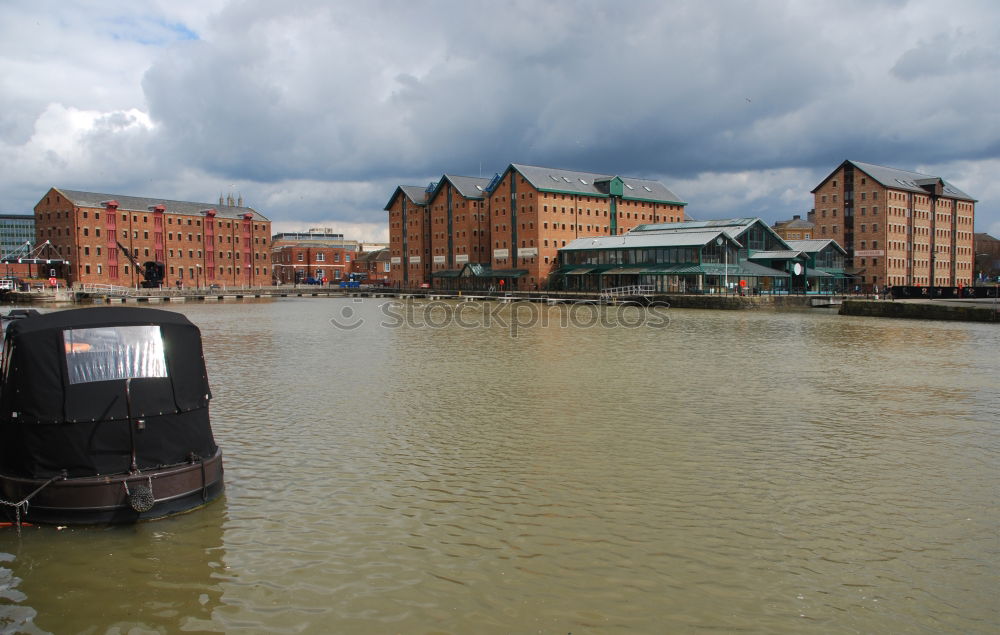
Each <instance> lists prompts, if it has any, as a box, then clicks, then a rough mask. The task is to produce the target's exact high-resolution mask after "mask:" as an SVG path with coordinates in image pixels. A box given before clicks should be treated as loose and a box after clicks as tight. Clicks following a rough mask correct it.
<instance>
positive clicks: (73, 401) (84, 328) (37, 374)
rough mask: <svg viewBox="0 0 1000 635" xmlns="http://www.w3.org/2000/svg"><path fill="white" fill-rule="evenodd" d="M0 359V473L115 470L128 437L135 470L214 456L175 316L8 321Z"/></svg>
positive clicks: (110, 312)
mask: <svg viewBox="0 0 1000 635" xmlns="http://www.w3.org/2000/svg"><path fill="white" fill-rule="evenodd" d="M3 360H4V361H3V367H2V369H0V373H2V395H0V446H2V450H0V468H2V471H3V472H4V473H6V474H15V475H20V476H25V477H29V478H44V477H50V476H54V475H57V474H60V473H63V472H65V473H66V475H67V476H70V477H75V476H96V475H102V474H115V473H120V472H123V471H126V470H128V469H129V467H130V461H131V451H132V450H131V448H132V439H134V442H135V452H136V461H137V464H138V467H139V468H140V469H151V468H156V467H160V466H166V465H174V464H177V463H181V462H184V461H190V460H194V459H195V458H198V457H202V458H205V457H210V456H212V455H213V454H214V453H215V450H216V445H215V441H214V439H213V436H212V430H211V425H210V423H209V416H208V405H209V401H210V399H211V392H210V390H209V385H208V375H207V373H206V370H205V361H204V357H203V353H202V347H201V333H200V331H199V329H198V327H197V326H195V325H194V324H192V323H191V322H190V321H189V320H188V319H187V318H186V317H185V316H183V315H181V314H179V313H175V312H172V311H162V310H158V309H146V308H131V307H95V308H86V309H72V310H67V311H55V312H52V313H47V314H44V315H38V316H35V317H31V318H28V319H21V320H16V321H13V322H11V323H10V324H9V325H8V327H7V331H6V338H5V342H4V355H3ZM130 415H131V416H130ZM130 422H131V425H133V426H135V428H134V429H132V430H130V428H129V425H130Z"/></svg>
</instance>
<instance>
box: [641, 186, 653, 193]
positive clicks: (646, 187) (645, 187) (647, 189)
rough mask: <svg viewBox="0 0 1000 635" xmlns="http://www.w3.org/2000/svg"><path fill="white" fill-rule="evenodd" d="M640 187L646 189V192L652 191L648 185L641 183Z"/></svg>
mask: <svg viewBox="0 0 1000 635" xmlns="http://www.w3.org/2000/svg"><path fill="white" fill-rule="evenodd" d="M642 189H644V190H646V191H647V192H652V191H653V190H651V189H649V186H648V185H643V186H642Z"/></svg>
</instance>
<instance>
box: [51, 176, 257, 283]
mask: <svg viewBox="0 0 1000 635" xmlns="http://www.w3.org/2000/svg"><path fill="white" fill-rule="evenodd" d="M227 203H228V204H226V205H223V204H222V201H221V199H220V204H219V205H218V206H213V205H211V204H208V203H192V202H185V201H173V200H168V199H160V198H146V197H137V196H124V195H119V194H101V193H96V192H80V191H76V190H67V189H61V188H52V189H50V190H49V191H48V192H47V193H46V194H45V196H44V197H42V199H41V200H40V201H39V202H38V204H37V205H35V232H36V238H37V241H38V243H39V244H41V243H43V242H45V241H46V240H48V241H51V244H52V246H53V248H54V250H55V252H56V253H58V254H59V255H60V256H61V258H62V259H63V260H64V261H65V264H63V265H62V266H61V267H60V271H59V272H58V276H59V277H62V278H64V279H65V280H66V282H67V283H68V284H71V285H73V284H84V283H96V284H114V285H122V286H135V285H137V284H139V283H141V282H142V275H141V272H139V271H136V269H135V266H134V265H133V264H132V263H131V260H130V259H128V258H126V257H125V254H124V253H122V250H121V248H122V247H123V248H124V249H126V250H128V252H129V253H130V254H131V255H132V258H133V259H134V260H136V261H138V262H139V263H140V264H141V263H145V262H148V261H153V262H159V263H162V264H163V269H164V281H163V282H164V285H167V286H173V285H175V284H177V283H178V282H179V283H180V284H182V285H187V286H207V285H210V284H219V285H233V286H263V285H267V284H270V281H271V272H270V237H271V221H269V220H268V219H267V218H265V217H264V216H262V215H261V214H260V213H258V212H257V211H255V210H253V209H251V208H249V207H244V206H243V205H242V204H234V203H236V201H233V200H231V199H230V200H229V201H227Z"/></svg>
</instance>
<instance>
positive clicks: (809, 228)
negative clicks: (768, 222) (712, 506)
mask: <svg viewBox="0 0 1000 635" xmlns="http://www.w3.org/2000/svg"><path fill="white" fill-rule="evenodd" d="M814 228H815V225H814V224H813V223H812V222H811V221H808V220H802V217H801V216H799V215H798V214H795V215H794V216H792V220H780V221H778V222H777V223H775V224H774V227H773V229H774V233H776V234H778V235H779V236H781V237H782V238H783V239H785V240H809V239H810V238H812V237H813V229H814Z"/></svg>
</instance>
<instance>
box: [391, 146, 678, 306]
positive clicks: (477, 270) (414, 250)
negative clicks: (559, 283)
mask: <svg viewBox="0 0 1000 635" xmlns="http://www.w3.org/2000/svg"><path fill="white" fill-rule="evenodd" d="M686 205H687V203H684V202H682V201H680V200H679V198H678V197H677V195H675V194H674V193H673V192H671V191H670V190H669V189H667V188H666V187H665V186H664V185H663V184H662V183H660V182H658V181H653V180H648V179H637V178H631V177H621V176H616V175H610V174H595V173H591V172H577V171H572V170H561V169H558V168H546V167H537V166H529V165H520V164H510V165H509V166H508V167H507V168H506V169H505V170H504V171H503V173H500V174H497V175H496V176H494V177H493V178H492V179H482V178H475V177H461V176H453V175H448V174H445V175H443V176H442V178H441V179H440V180H439V181H437V182H434V183H431V184H430V185H429V186H427V187H426V188H421V187H418V186H406V185H401V186H399V187H397V188H396V190H395V191H394V192H393V194H392V196H391V197H390V199H389V202H388V203H387V204H386V206H385V209H386V211H388V212H389V242H390V267H391V280H392V282H393V283H394V284H397V285H401V286H403V287H414V286H420V285H422V284H427V285H429V284H431V283H432V282H433V285H434V286H435V287H443V288H458V287H462V286H465V285H472V286H479V287H484V288H485V287H487V286H494V287H496V288H506V289H522V290H529V289H542V288H545V287H546V285H547V284H548V281H549V276H550V274H551V273H552V272H553V271H554V270H555V269H556V268H557V262H558V250H559V249H560V248H561V247H565V246H566V245H567V243H568V242H571V241H573V240H576V239H578V238H581V237H590V236H594V237H597V236H617V235H620V234H623V233H625V232H626V231H628V230H629V229H632V228H633V227H636V226H638V225H640V224H643V223H658V222H677V221H682V220H684V207H685V206H686ZM459 278H463V279H464V280H461V281H460V280H459Z"/></svg>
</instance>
